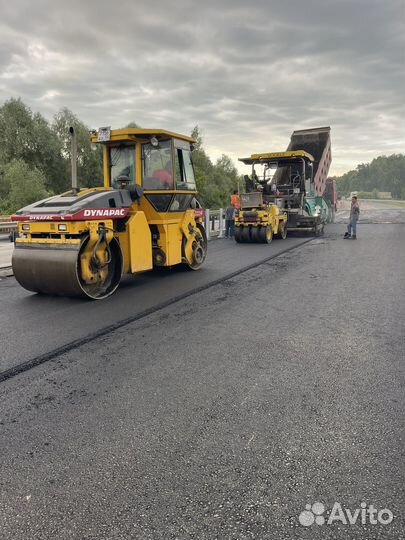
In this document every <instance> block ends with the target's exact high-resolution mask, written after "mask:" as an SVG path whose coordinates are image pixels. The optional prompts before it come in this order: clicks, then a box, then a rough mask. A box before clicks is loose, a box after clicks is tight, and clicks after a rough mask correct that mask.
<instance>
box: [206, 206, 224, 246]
mask: <svg viewBox="0 0 405 540" xmlns="http://www.w3.org/2000/svg"><path fill="white" fill-rule="evenodd" d="M205 231H206V233H207V238H208V240H212V239H213V238H223V237H224V233H225V211H224V209H223V208H220V209H219V210H209V209H206V210H205Z"/></svg>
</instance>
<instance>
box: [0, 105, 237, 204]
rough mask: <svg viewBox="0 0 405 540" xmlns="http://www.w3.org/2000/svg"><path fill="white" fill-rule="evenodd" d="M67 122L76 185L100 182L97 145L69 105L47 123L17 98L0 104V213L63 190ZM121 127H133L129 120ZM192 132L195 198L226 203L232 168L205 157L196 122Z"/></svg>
mask: <svg viewBox="0 0 405 540" xmlns="http://www.w3.org/2000/svg"><path fill="white" fill-rule="evenodd" d="M70 126H73V127H74V128H75V131H76V134H77V147H78V164H77V176H78V180H79V185H80V186H81V187H89V186H100V185H102V184H103V163H102V160H103V156H102V148H101V145H95V144H92V143H91V141H90V135H89V128H88V126H86V125H85V124H84V123H83V122H82V121H81V120H80V119H79V118H78V117H77V116H76V115H75V114H73V113H72V112H71V111H70V110H69V109H66V108H64V109H62V110H61V111H59V112H58V113H57V114H55V116H54V117H53V119H52V121H51V122H48V121H47V120H46V119H45V118H44V117H43V116H42V115H41V114H39V113H34V112H32V111H31V109H30V108H29V107H27V105H25V104H24V103H23V102H22V101H21V99H10V100H8V101H6V102H5V103H4V104H3V105H2V107H0V214H8V213H12V212H14V211H15V210H17V209H18V208H21V207H23V206H25V205H27V204H30V203H32V202H34V201H38V200H41V199H43V198H45V197H47V196H50V195H54V194H57V193H62V192H64V191H67V190H68V189H69V187H70V184H71V177H70V170H71V162H70V155H71V149H70V135H69V127H70ZM125 127H139V126H138V125H137V124H136V123H135V122H130V123H129V124H127V126H125ZM192 136H193V137H195V139H196V145H195V149H194V152H193V156H194V164H195V173H196V181H197V188H198V191H199V197H200V200H201V202H202V203H203V205H205V206H206V207H211V208H219V207H221V206H226V205H228V204H229V197H230V194H231V193H232V191H233V190H234V189H236V188H237V184H238V181H239V180H240V178H239V174H238V171H237V169H236V167H235V166H234V165H233V163H232V161H231V159H230V158H229V157H228V156H226V155H223V156H222V157H221V158H219V159H218V160H217V161H216V162H215V163H213V162H212V161H211V159H210V158H209V157H208V155H207V154H206V152H205V150H204V148H203V142H202V137H201V132H200V130H199V128H198V127H197V126H196V127H195V128H194V130H193V132H192Z"/></svg>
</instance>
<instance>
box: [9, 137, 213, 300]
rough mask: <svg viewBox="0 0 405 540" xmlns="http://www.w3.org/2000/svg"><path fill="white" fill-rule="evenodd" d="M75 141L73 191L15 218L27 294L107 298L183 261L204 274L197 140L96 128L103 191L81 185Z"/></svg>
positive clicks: (17, 265) (17, 269)
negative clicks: (129, 282)
mask: <svg viewBox="0 0 405 540" xmlns="http://www.w3.org/2000/svg"><path fill="white" fill-rule="evenodd" d="M71 135H72V157H73V159H72V189H71V190H70V191H68V192H66V193H62V194H61V195H57V196H54V197H50V198H47V199H44V200H42V201H39V202H36V203H34V204H31V205H29V206H27V207H25V208H22V209H21V210H19V211H17V212H16V213H15V215H14V216H12V219H13V220H14V221H18V227H19V236H18V238H17V239H16V241H15V249H14V252H13V257H12V267H13V271H14V275H15V278H16V279H17V281H18V282H19V283H20V285H22V286H23V287H24V288H26V289H28V290H29V291H34V292H37V293H44V294H53V295H54V294H55V295H63V296H79V297H85V298H89V299H95V300H99V299H103V298H106V297H108V296H109V295H111V294H112V293H113V292H114V291H115V290H116V289H117V287H118V286H119V283H120V281H121V278H122V275H123V274H138V273H140V272H146V271H148V270H152V269H153V268H154V267H171V266H175V265H179V264H183V265H185V266H186V267H187V268H189V269H191V270H197V269H198V268H200V267H201V265H202V264H203V263H204V260H205V258H206V254H207V236H206V233H205V230H204V226H203V218H202V217H200V216H199V215H198V213H196V212H195V197H196V194H197V190H196V184H195V177H194V169H193V163H192V156H191V151H192V144H193V142H194V141H193V139H192V138H190V137H187V136H185V135H180V134H178V133H174V132H169V131H165V130H159V129H135V128H126V129H118V130H112V129H111V128H109V127H105V128H100V129H99V130H97V131H93V132H92V134H91V140H92V142H93V143H95V144H101V145H102V146H103V166H104V185H103V187H94V188H79V187H78V185H77V184H78V183H77V172H76V159H75V155H76V144H75V133H74V129H73V128H71Z"/></svg>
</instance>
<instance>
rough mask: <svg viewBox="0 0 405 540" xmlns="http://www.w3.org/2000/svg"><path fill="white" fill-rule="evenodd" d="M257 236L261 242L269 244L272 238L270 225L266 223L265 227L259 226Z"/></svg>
mask: <svg viewBox="0 0 405 540" xmlns="http://www.w3.org/2000/svg"><path fill="white" fill-rule="evenodd" d="M258 234H259V238H260V242H261V243H262V244H270V242H271V241H272V240H273V229H272V228H271V225H266V226H265V227H260V228H259V233H258Z"/></svg>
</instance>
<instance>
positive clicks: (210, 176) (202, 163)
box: [191, 126, 240, 208]
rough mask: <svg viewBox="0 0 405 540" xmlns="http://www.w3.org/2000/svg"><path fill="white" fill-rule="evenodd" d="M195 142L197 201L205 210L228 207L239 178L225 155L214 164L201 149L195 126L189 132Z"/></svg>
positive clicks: (194, 158) (200, 141) (198, 129)
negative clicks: (199, 201)
mask: <svg viewBox="0 0 405 540" xmlns="http://www.w3.org/2000/svg"><path fill="white" fill-rule="evenodd" d="M191 137H192V138H193V139H194V140H195V143H194V150H193V164H194V170H195V175H196V183H197V189H198V196H199V199H200V200H201V201H202V203H203V205H204V206H205V207H206V208H220V207H225V206H228V205H229V202H230V195H231V194H232V191H233V190H234V189H237V186H238V181H239V179H240V176H239V174H238V171H237V169H236V167H235V166H234V164H233V163H232V161H231V159H230V158H229V157H228V156H226V155H225V154H224V155H222V156H221V157H220V158H219V159H218V160H217V161H216V163H215V164H213V163H212V161H211V159H210V158H209V157H208V155H207V154H206V152H205V150H204V148H203V138H202V134H201V130H200V128H199V127H198V126H195V128H194V129H193V131H192V132H191Z"/></svg>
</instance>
